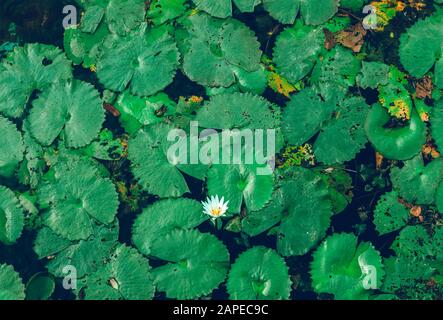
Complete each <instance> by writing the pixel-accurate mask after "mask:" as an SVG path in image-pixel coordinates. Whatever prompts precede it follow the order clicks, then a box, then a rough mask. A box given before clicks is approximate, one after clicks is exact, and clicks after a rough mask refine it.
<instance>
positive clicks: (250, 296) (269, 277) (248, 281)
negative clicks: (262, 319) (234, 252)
mask: <svg viewBox="0 0 443 320" xmlns="http://www.w3.org/2000/svg"><path fill="white" fill-rule="evenodd" d="M227 289H228V292H229V297H230V299H233V300H256V299H257V300H281V299H288V298H289V294H290V291H291V280H290V278H289V274H288V267H287V265H286V263H285V260H284V259H283V258H282V257H280V256H279V255H278V254H277V253H276V252H275V251H274V250H272V249H268V248H265V247H262V246H257V247H253V248H251V249H249V250H248V251H246V252H243V253H242V254H241V255H240V256H239V257H238V258H237V260H236V261H235V263H234V264H233V265H232V268H231V271H230V272H229V277H228V281H227Z"/></svg>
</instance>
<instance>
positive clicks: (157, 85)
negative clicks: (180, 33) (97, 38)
mask: <svg viewBox="0 0 443 320" xmlns="http://www.w3.org/2000/svg"><path fill="white" fill-rule="evenodd" d="M106 42H107V43H106V45H107V47H108V48H107V49H106V50H105V51H104V52H103V54H102V55H101V57H100V59H99V61H98V62H97V76H98V79H99V80H100V82H101V83H102V84H103V85H104V86H105V87H106V88H107V89H110V90H113V91H117V92H121V91H124V90H125V89H126V88H129V89H130V91H131V93H132V94H134V95H138V96H149V95H153V94H156V93H157V92H159V91H161V90H163V89H164V88H165V87H166V86H168V85H169V84H170V83H171V82H172V81H173V79H174V76H175V72H176V70H177V67H178V64H179V52H178V49H177V46H176V44H175V41H174V39H173V38H172V37H171V36H170V35H169V33H168V30H167V29H166V28H153V29H148V28H147V27H146V25H144V26H143V27H142V28H141V29H140V30H136V31H134V32H132V33H131V34H128V35H127V36H126V37H115V36H110V37H109V38H108V39H107V40H106ZM158 66H161V68H160V69H159V68H158Z"/></svg>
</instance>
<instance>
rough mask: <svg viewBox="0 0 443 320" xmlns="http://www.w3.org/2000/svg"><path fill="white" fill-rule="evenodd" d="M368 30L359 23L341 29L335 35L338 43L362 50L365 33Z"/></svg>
mask: <svg viewBox="0 0 443 320" xmlns="http://www.w3.org/2000/svg"><path fill="white" fill-rule="evenodd" d="M366 33H367V31H366V29H365V28H363V25H362V24H361V23H357V24H355V25H353V26H350V27H349V28H346V29H345V30H342V31H339V32H338V33H337V34H336V35H335V39H336V41H337V42H338V43H340V44H341V45H343V46H344V47H346V48H349V49H351V50H352V51H354V52H360V50H361V47H362V46H363V44H364V42H365V39H364V38H365V35H366Z"/></svg>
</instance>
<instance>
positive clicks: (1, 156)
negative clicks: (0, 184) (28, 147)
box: [0, 116, 25, 178]
mask: <svg viewBox="0 0 443 320" xmlns="http://www.w3.org/2000/svg"><path fill="white" fill-rule="evenodd" d="M0 132H1V135H0V145H1V146H2V147H1V150H0V176H2V177H7V178H8V177H11V176H12V175H13V174H14V171H15V169H16V168H17V166H18V164H19V163H20V161H22V160H23V153H24V151H25V150H24V145H23V138H22V135H21V134H20V132H19V131H17V127H16V126H15V125H14V124H13V123H12V122H10V121H9V120H7V119H6V118H3V117H2V116H0Z"/></svg>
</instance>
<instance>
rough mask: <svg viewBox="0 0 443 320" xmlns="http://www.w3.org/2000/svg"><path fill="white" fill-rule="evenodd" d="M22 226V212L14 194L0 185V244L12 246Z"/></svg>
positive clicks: (20, 232)
mask: <svg viewBox="0 0 443 320" xmlns="http://www.w3.org/2000/svg"><path fill="white" fill-rule="evenodd" d="M23 226H24V212H23V208H22V207H21V205H20V203H19V201H18V199H17V197H16V196H15V194H14V193H13V192H12V191H11V190H10V189H8V188H6V187H3V186H1V185H0V242H2V243H5V244H13V243H14V242H16V240H17V239H18V238H19V237H20V235H21V234H22V231H23Z"/></svg>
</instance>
